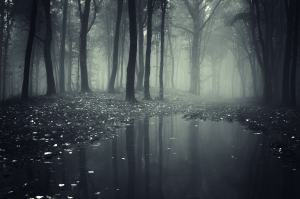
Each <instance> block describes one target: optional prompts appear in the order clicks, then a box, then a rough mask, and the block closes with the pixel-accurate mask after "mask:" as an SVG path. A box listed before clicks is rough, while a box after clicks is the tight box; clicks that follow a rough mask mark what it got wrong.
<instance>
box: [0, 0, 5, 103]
mask: <svg viewBox="0 0 300 199" xmlns="http://www.w3.org/2000/svg"><path fill="white" fill-rule="evenodd" d="M4 7H5V0H0V100H1V99H2V97H1V96H2V80H4V76H3V77H2V48H3V32H4ZM3 89H4V88H3ZM3 99H4V98H3Z"/></svg>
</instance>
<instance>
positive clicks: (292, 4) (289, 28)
mask: <svg viewBox="0 0 300 199" xmlns="http://www.w3.org/2000/svg"><path fill="white" fill-rule="evenodd" d="M297 4H299V2H297V0H284V6H285V7H284V8H285V14H286V19H287V24H286V36H285V48H284V49H285V51H284V61H283V71H282V102H281V103H282V105H284V106H288V105H290V104H289V103H290V100H291V88H290V81H291V61H292V47H293V28H294V21H295V16H296V13H297V12H299V10H296V8H297V7H299V6H297ZM297 26H298V24H297ZM297 26H296V28H297ZM297 37H298V35H297ZM296 45H297V44H296ZM293 103H294V102H293Z"/></svg>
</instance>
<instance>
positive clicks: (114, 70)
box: [108, 0, 123, 93]
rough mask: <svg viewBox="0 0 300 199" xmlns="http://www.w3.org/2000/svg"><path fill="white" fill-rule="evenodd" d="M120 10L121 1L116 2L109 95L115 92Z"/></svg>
mask: <svg viewBox="0 0 300 199" xmlns="http://www.w3.org/2000/svg"><path fill="white" fill-rule="evenodd" d="M122 10H123V0H118V10H117V21H116V31H115V38H114V51H113V68H112V73H111V76H110V81H109V85H108V92H109V93H114V92H115V89H114V84H115V79H116V74H117V67H118V53H119V35H120V23H121V17H122Z"/></svg>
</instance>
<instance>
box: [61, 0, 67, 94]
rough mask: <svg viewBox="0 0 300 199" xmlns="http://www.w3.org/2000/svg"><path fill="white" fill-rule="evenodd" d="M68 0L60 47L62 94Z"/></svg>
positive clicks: (63, 90)
mask: <svg viewBox="0 0 300 199" xmlns="http://www.w3.org/2000/svg"><path fill="white" fill-rule="evenodd" d="M67 13H68V0H65V1H64V11H63V19H62V35H61V46H60V64H59V65H60V74H59V77H60V78H59V89H60V92H61V93H64V92H65V43H66V27H67Z"/></svg>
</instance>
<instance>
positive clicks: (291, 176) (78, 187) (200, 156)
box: [7, 115, 300, 199]
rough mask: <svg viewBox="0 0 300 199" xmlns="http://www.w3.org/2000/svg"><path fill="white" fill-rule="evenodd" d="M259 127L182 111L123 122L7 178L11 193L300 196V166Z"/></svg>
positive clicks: (184, 198)
mask: <svg viewBox="0 0 300 199" xmlns="http://www.w3.org/2000/svg"><path fill="white" fill-rule="evenodd" d="M267 142H268V141H267V139H265V137H264V136H263V135H261V134H258V133H253V132H250V131H245V130H244V127H243V126H240V125H239V124H237V123H227V122H211V121H185V120H184V119H182V116H180V115H175V116H169V117H155V118H146V119H141V120H136V121H134V122H132V123H122V124H121V126H120V128H118V129H117V130H116V131H115V135H114V138H113V139H111V140H106V141H101V142H98V143H93V144H92V145H90V146H88V147H86V148H84V149H80V150H78V148H74V149H72V148H71V149H70V148H69V149H66V150H64V152H63V153H61V154H60V155H59V156H55V157H52V158H51V159H49V160H47V161H41V162H40V163H37V164H36V165H35V166H34V167H28V169H26V170H25V171H23V172H20V173H19V174H18V175H17V176H11V177H9V178H8V179H7V185H8V186H11V187H12V186H15V187H18V190H19V191H17V192H16V191H15V194H14V195H12V196H11V197H10V196H7V198H74V199H76V198H82V199H98V198H109V199H119V198H120V199H121V198H122V199H123V198H127V199H133V198H136V199H144V198H145V199H150V198H151V199H160V198H161V199H162V198H164V199H177V198H178V199H188V198H193V199H198V198H199V199H258V198H263V199H268V198H272V199H276V198H278V199H279V198H280V199H281V198H285V199H289V198H293V199H294V198H300V194H299V192H300V190H299V187H300V184H299V179H300V178H299V172H298V171H297V170H293V169H291V168H289V167H286V166H284V164H283V163H282V162H280V160H279V159H278V158H276V157H274V156H273V155H272V151H271V150H269V149H268V143H267Z"/></svg>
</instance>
